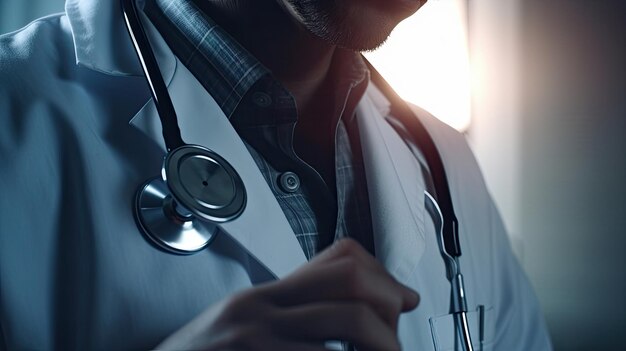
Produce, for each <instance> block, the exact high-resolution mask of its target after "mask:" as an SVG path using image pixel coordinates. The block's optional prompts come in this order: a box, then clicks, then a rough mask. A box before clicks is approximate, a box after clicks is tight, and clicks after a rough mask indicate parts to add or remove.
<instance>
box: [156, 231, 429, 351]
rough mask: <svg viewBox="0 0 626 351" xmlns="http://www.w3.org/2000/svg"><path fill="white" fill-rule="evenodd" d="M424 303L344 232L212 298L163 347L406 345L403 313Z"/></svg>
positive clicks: (395, 347) (389, 347) (366, 347)
mask: <svg viewBox="0 0 626 351" xmlns="http://www.w3.org/2000/svg"><path fill="white" fill-rule="evenodd" d="M418 303H419V295H418V294H417V293H416V292H415V291H413V290H411V289H409V288H407V287H406V286H404V285H402V284H400V283H398V282H397V281H396V280H395V279H394V278H393V277H392V276H391V275H389V273H387V271H386V270H385V268H384V267H383V266H382V265H381V264H380V263H379V262H378V261H376V260H375V259H374V257H372V256H371V255H370V254H369V253H367V252H366V251H365V250H364V249H363V248H362V247H361V246H360V245H359V244H358V243H357V242H356V241H354V240H351V239H344V240H340V241H338V242H337V243H335V244H334V245H332V246H331V247H329V248H328V249H326V250H325V251H323V252H321V253H320V254H319V255H318V256H316V257H315V258H314V259H312V260H311V261H310V262H309V263H307V264H306V265H304V266H302V267H301V268H300V269H298V270H297V271H295V272H294V273H292V274H291V275H289V276H288V277H286V278H285V279H282V280H279V281H274V282H271V283H266V284H263V285H259V286H257V287H254V288H251V289H248V290H245V291H243V292H241V293H238V294H236V295H234V296H233V297H231V298H228V299H226V300H225V301H223V302H221V303H219V304H217V305H215V306H212V307H211V308H209V309H208V310H206V311H205V312H204V313H202V314H201V315H200V316H199V317H197V318H196V319H195V320H193V321H192V322H190V323H189V324H187V325H186V326H184V327H183V328H182V329H180V330H179V331H178V332H176V333H175V334H173V335H172V336H170V337H169V338H168V339H167V340H165V341H164V342H163V343H162V344H161V345H160V346H159V347H158V348H159V349H176V350H180V349H185V350H302V351H309V350H311V351H313V350H326V349H325V348H324V342H325V341H328V340H343V341H349V342H351V343H352V344H354V345H355V346H356V347H357V348H358V349H359V350H385V351H388V350H389V351H391V350H400V344H399V342H398V338H397V325H398V318H399V316H400V314H401V313H402V312H406V311H410V310H412V309H414V308H415V307H417V304H418Z"/></svg>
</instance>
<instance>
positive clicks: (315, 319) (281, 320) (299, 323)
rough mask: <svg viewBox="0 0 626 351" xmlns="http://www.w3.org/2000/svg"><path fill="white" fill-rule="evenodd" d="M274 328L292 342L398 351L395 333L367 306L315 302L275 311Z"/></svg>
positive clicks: (355, 303)
mask: <svg viewBox="0 0 626 351" xmlns="http://www.w3.org/2000/svg"><path fill="white" fill-rule="evenodd" d="M277 317H278V318H276V320H277V321H278V322H277V324H276V327H277V328H279V332H280V333H281V335H284V336H286V337H288V338H292V339H294V340H311V341H318V342H319V341H327V340H343V341H349V342H351V343H352V344H354V345H355V346H356V347H357V348H358V349H363V350H385V351H390V350H399V349H400V344H399V342H398V338H397V336H396V333H395V331H394V330H392V328H390V327H389V326H388V325H387V324H386V323H385V322H384V321H383V320H382V319H381V318H380V316H378V314H376V313H375V312H374V311H373V310H372V309H371V308H370V307H369V306H368V305H366V304H363V303H357V302H343V303H316V304H309V305H304V306H297V307H291V308H288V309H284V310H282V311H281V312H279V315H278V316H277Z"/></svg>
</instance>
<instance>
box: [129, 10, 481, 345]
mask: <svg viewBox="0 0 626 351" xmlns="http://www.w3.org/2000/svg"><path fill="white" fill-rule="evenodd" d="M121 3H122V12H123V15H124V22H125V23H126V27H127V29H128V33H129V35H130V37H131V40H132V42H133V46H134V48H135V51H136V53H137V56H138V58H139V61H140V62H141V67H142V69H143V72H144V74H145V77H146V80H147V82H148V85H149V87H150V92H151V94H152V98H153V100H154V103H155V106H156V108H157V111H158V114H159V118H160V120H161V126H162V129H163V139H164V141H165V146H166V150H167V154H166V156H165V158H164V161H163V166H162V169H161V176H160V177H155V178H152V179H150V180H148V181H147V182H146V183H145V184H143V185H142V186H141V187H140V189H139V190H138V191H137V194H136V197H135V217H136V219H137V222H138V227H139V229H140V230H141V232H142V233H143V234H145V236H147V237H148V238H149V239H150V240H151V241H152V242H154V243H155V244H157V245H158V246H159V247H161V248H163V249H164V250H166V251H169V252H172V253H176V254H192V253H195V252H198V251H200V250H202V249H204V248H206V247H207V246H208V245H209V244H210V243H211V240H212V239H213V238H214V237H215V235H216V233H217V226H218V225H219V224H220V223H225V222H228V221H232V220H234V219H236V218H237V217H239V216H240V215H241V214H242V213H243V211H244V209H245V207H246V189H245V186H244V183H243V181H242V179H241V177H240V176H239V174H238V173H237V171H235V169H234V168H233V167H232V166H231V165H230V164H229V163H228V162H227V161H226V160H225V159H224V158H222V157H221V156H219V155H218V154H216V153H215V152H213V151H211V150H209V149H207V148H205V147H203V146H200V145H188V144H186V143H185V142H184V141H183V139H182V137H181V132H180V128H179V127H178V119H177V116H176V111H175V110H174V105H173V103H172V99H171V97H170V95H169V93H168V90H167V86H166V85H165V82H164V81H163V77H162V75H161V71H160V69H159V66H158V63H157V61H156V58H155V56H154V53H153V50H152V47H151V45H150V42H149V40H148V38H147V36H146V34H145V31H144V28H143V25H142V23H141V20H140V19H139V15H138V12H137V7H136V4H135V0H121ZM370 69H371V71H372V80H373V81H374V82H375V84H376V85H377V86H378V87H379V88H381V89H382V90H383V92H385V93H386V95H388V97H389V98H390V100H391V101H392V106H397V107H399V108H400V109H401V110H402V111H397V112H398V113H395V114H394V115H395V116H399V117H401V118H402V120H401V121H397V120H390V123H391V124H392V126H394V128H395V129H396V130H397V131H398V132H399V133H400V135H401V136H402V137H403V139H404V140H405V141H406V142H407V145H408V146H409V147H410V148H411V150H413V151H414V152H415V147H417V146H416V145H414V141H417V143H418V144H419V145H418V146H419V148H420V150H423V152H424V156H425V158H426V162H427V164H428V168H429V171H430V174H431V175H432V177H431V179H432V182H433V185H434V193H435V194H430V193H428V192H426V193H425V202H426V207H427V209H428V210H429V211H430V212H431V213H434V214H436V215H435V216H433V219H434V222H435V226H436V228H437V229H438V230H437V232H438V244H439V248H440V251H441V254H442V257H443V258H444V261H445V262H446V268H447V276H448V280H450V283H451V287H452V289H451V290H452V294H451V313H452V314H454V316H455V325H456V329H457V332H458V334H459V337H460V340H461V342H462V344H463V346H464V349H465V350H466V351H473V346H472V342H471V337H470V332H469V325H468V320H467V299H466V296H465V285H464V283H463V275H462V274H461V270H460V264H459V257H460V256H461V248H460V243H459V236H458V222H457V219H456V216H455V214H454V208H453V206H452V198H451V195H450V189H449V186H448V180H447V177H446V173H445V170H444V167H443V162H442V160H441V156H440V155H439V151H438V150H437V147H436V146H435V143H434V141H433V140H432V138H431V137H430V135H429V133H428V132H427V130H426V128H425V127H424V126H423V125H422V123H421V122H420V121H419V120H418V119H417V118H415V117H414V115H413V113H412V112H411V111H410V109H409V108H408V106H407V105H406V103H404V101H403V100H402V99H400V98H399V97H397V95H395V93H393V90H392V89H391V87H389V85H388V84H387V83H386V82H385V81H384V79H382V77H381V76H380V75H379V74H378V72H376V70H374V69H373V67H370ZM398 122H399V123H398ZM415 156H416V157H418V156H417V154H415ZM435 198H436V199H437V200H435Z"/></svg>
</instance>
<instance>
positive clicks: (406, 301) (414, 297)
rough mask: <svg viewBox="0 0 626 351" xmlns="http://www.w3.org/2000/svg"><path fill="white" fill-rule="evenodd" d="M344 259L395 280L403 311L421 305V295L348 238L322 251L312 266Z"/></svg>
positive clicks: (312, 262)
mask: <svg viewBox="0 0 626 351" xmlns="http://www.w3.org/2000/svg"><path fill="white" fill-rule="evenodd" d="M344 257H351V258H354V259H355V260H356V261H357V262H359V263H360V264H361V265H362V267H363V268H365V269H367V270H368V271H373V272H378V273H381V274H383V275H384V276H387V277H389V278H390V279H391V280H393V282H394V283H396V284H397V286H395V285H394V284H392V285H394V287H396V288H398V289H399V290H400V293H401V294H402V302H403V305H402V311H403V312H406V311H410V310H413V309H414V308H416V307H417V305H418V304H419V300H420V298H419V294H418V293H417V292H416V291H415V290H413V289H411V288H409V287H407V286H406V285H404V284H402V283H400V282H398V281H397V280H396V279H395V278H393V277H392V276H391V275H390V274H389V272H388V271H387V270H386V269H385V267H384V266H383V265H382V264H381V263H380V262H379V261H378V260H376V259H375V258H374V256H372V255H371V254H370V253H369V252H367V251H366V250H365V249H364V248H363V247H362V246H361V245H360V244H359V243H358V242H357V241H355V240H353V239H350V238H346V239H341V240H338V241H337V242H335V243H334V244H333V245H332V246H330V247H329V248H328V249H326V250H324V251H322V252H321V253H320V254H319V255H318V256H316V257H315V258H313V260H311V266H314V265H316V264H324V263H325V262H332V261H334V260H336V259H341V258H344Z"/></svg>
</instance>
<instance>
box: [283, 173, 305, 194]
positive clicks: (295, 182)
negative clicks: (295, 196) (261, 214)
mask: <svg viewBox="0 0 626 351" xmlns="http://www.w3.org/2000/svg"><path fill="white" fill-rule="evenodd" d="M278 182H279V184H280V188H281V189H283V191H284V192H286V193H295V192H296V191H298V189H299V188H300V178H298V175H297V174H295V173H293V172H285V173H283V174H281V175H280V178H279V179H278Z"/></svg>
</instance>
